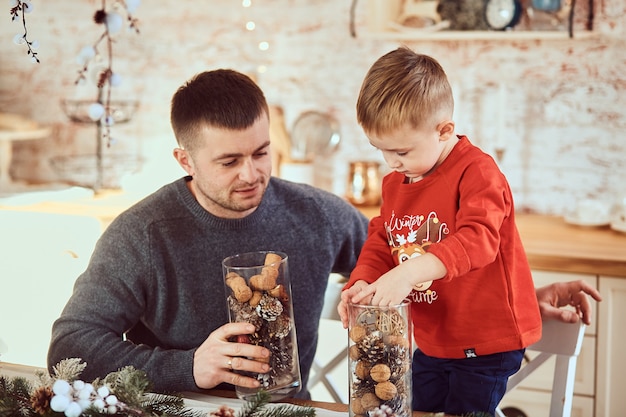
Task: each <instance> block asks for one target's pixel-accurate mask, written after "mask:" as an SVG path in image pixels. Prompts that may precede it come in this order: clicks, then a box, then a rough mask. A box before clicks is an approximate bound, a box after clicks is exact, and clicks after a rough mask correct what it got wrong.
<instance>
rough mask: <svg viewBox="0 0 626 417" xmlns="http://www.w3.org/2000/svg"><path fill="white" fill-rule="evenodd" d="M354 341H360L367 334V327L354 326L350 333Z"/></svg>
mask: <svg viewBox="0 0 626 417" xmlns="http://www.w3.org/2000/svg"><path fill="white" fill-rule="evenodd" d="M348 335H349V336H350V339H352V341H353V342H354V343H359V342H360V341H361V340H363V338H364V337H365V336H367V329H366V328H365V327H363V326H354V327H353V328H351V329H350V332H349V334H348Z"/></svg>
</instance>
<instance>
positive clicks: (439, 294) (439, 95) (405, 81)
mask: <svg viewBox="0 0 626 417" xmlns="http://www.w3.org/2000/svg"><path fill="white" fill-rule="evenodd" d="M453 107H454V100H453V97H452V91H451V88H450V85H449V83H448V80H447V76H446V74H445V72H444V71H443V69H442V68H441V66H440V65H439V63H438V62H437V61H435V60H434V59H432V58H431V57H428V56H425V55H420V54H416V53H415V52H413V51H411V50H410V49H408V48H405V47H400V48H398V49H396V50H394V51H392V52H389V53H387V54H386V55H384V56H382V57H381V58H380V59H378V61H376V62H375V63H374V65H373V66H372V67H371V68H370V70H369V72H368V73H367V75H366V77H365V80H364V82H363V85H362V87H361V92H360V94H359V98H358V101H357V118H358V122H359V124H360V125H361V127H362V128H363V130H364V132H365V134H366V135H367V136H368V138H369V141H370V143H371V144H372V146H374V147H375V148H377V149H378V150H380V151H381V152H382V153H383V157H384V158H385V161H386V162H387V164H388V165H389V167H390V168H391V169H392V170H393V172H391V173H390V174H389V175H387V176H386V177H385V178H384V179H383V184H382V201H383V203H382V206H381V209H380V215H379V216H377V217H375V218H373V219H372V220H371V222H370V225H369V231H368V239H367V241H366V243H365V245H364V247H363V249H362V251H361V254H360V257H359V260H358V262H357V266H356V268H355V269H354V271H353V272H352V274H351V276H350V280H349V282H348V284H347V285H346V287H345V288H346V289H345V291H344V292H343V293H342V297H341V302H340V304H339V307H338V310H339V313H340V315H341V318H342V321H343V324H344V327H347V320H348V318H347V303H349V302H352V303H370V304H372V305H381V306H386V305H394V304H397V303H400V302H401V301H402V300H403V299H405V298H407V297H408V299H409V300H410V301H411V302H412V303H411V314H412V319H413V328H414V338H415V341H416V343H417V346H418V349H417V350H416V351H415V354H414V357H413V371H412V372H413V409H414V410H421V411H427V412H445V413H449V414H458V415H460V414H467V413H472V412H488V413H491V414H494V413H495V409H496V406H497V405H498V403H499V402H500V400H501V399H502V396H503V395H504V393H505V391H506V383H507V379H508V377H509V376H510V375H512V374H514V373H515V372H516V371H517V370H518V369H519V367H520V365H521V361H522V357H523V354H524V348H525V347H526V346H528V345H530V344H532V343H534V342H536V341H537V340H539V339H540V337H541V318H540V314H539V308H538V305H537V297H536V295H535V290H534V286H533V281H532V277H531V272H530V268H529V265H528V262H527V259H526V255H525V252H524V248H523V247H522V242H521V240H520V237H519V234H518V231H517V227H516V225H515V212H514V207H513V198H512V194H511V190H510V189H509V185H508V183H507V181H506V179H505V177H504V175H503V174H502V173H501V172H500V170H499V169H498V167H497V165H496V163H495V162H494V160H493V159H492V158H491V157H490V156H488V155H487V154H485V153H483V152H482V151H481V150H480V149H478V148H477V147H475V146H474V145H472V144H471V143H470V141H469V139H468V138H467V137H465V136H461V135H456V134H455V126H454V121H453V120H452V114H453Z"/></svg>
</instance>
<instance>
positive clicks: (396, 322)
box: [348, 301, 413, 417]
mask: <svg viewBox="0 0 626 417" xmlns="http://www.w3.org/2000/svg"><path fill="white" fill-rule="evenodd" d="M348 313H349V325H348V349H349V350H348V353H349V355H348V357H349V358H348V368H349V382H350V417H362V416H367V417H375V416H380V415H383V416H403V417H411V415H412V409H411V393H412V391H411V355H412V352H413V349H412V343H411V341H412V334H413V332H412V324H411V317H410V303H409V302H408V301H404V302H402V303H401V304H398V305H395V306H390V307H380V306H370V305H361V304H349V305H348Z"/></svg>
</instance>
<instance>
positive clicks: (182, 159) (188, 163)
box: [173, 148, 195, 177]
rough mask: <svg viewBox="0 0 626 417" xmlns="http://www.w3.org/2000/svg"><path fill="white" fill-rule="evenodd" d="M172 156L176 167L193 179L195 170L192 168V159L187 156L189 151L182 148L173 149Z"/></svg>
mask: <svg viewBox="0 0 626 417" xmlns="http://www.w3.org/2000/svg"><path fill="white" fill-rule="evenodd" d="M173 154H174V159H176V162H178V165H180V166H181V167H182V168H183V169H184V170H185V172H186V173H187V174H188V175H191V176H192V177H193V175H194V174H195V170H194V167H193V159H191V156H189V151H187V150H185V149H182V148H174V152H173Z"/></svg>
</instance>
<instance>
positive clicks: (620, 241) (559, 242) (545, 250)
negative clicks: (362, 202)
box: [359, 207, 626, 277]
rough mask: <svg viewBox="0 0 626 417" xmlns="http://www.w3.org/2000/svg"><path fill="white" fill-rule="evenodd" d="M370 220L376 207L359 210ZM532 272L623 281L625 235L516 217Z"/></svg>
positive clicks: (546, 219)
mask: <svg viewBox="0 0 626 417" xmlns="http://www.w3.org/2000/svg"><path fill="white" fill-rule="evenodd" d="M359 210H360V211H361V212H362V213H363V214H365V215H366V216H368V217H369V218H371V217H373V216H375V215H377V214H378V212H379V208H378V207H359ZM515 217H516V222H517V227H518V229H519V231H520V235H521V237H522V241H523V243H524V247H525V249H526V255H527V256H528V262H529V263H530V267H531V268H532V269H534V270H546V271H558V272H572V273H582V274H593V275H611V276H617V277H626V234H625V233H621V232H617V231H614V230H612V229H611V228H610V227H609V226H604V227H583V226H574V225H570V224H567V223H566V222H565V221H564V220H563V218H561V217H558V216H543V215H537V214H522V213H518V214H516V215H515Z"/></svg>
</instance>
